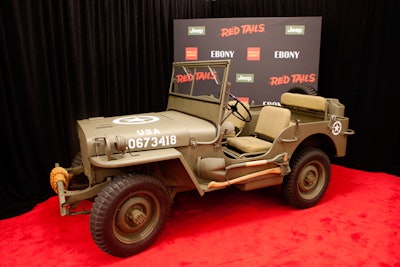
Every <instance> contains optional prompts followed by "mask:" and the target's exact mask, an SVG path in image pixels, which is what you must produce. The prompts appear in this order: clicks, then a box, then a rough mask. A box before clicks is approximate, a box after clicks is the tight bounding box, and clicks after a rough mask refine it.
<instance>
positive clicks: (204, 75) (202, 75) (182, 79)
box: [175, 71, 217, 83]
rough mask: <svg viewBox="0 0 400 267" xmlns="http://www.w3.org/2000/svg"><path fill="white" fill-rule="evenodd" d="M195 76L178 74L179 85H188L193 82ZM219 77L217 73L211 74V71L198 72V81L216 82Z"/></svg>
mask: <svg viewBox="0 0 400 267" xmlns="http://www.w3.org/2000/svg"><path fill="white" fill-rule="evenodd" d="M194 76H195V75H193V74H191V73H189V74H178V75H176V77H175V78H176V81H177V82H178V83H186V82H191V81H193V77H194ZM215 77H217V72H214V73H211V72H209V71H198V72H196V81H205V80H215Z"/></svg>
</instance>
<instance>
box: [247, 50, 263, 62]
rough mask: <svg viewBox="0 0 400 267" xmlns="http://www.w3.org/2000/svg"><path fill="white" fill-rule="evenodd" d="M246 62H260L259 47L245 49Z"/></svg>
mask: <svg viewBox="0 0 400 267" xmlns="http://www.w3.org/2000/svg"><path fill="white" fill-rule="evenodd" d="M247 60H248V61H260V48H259V47H247Z"/></svg>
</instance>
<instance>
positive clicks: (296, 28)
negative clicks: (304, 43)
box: [285, 25, 306, 35]
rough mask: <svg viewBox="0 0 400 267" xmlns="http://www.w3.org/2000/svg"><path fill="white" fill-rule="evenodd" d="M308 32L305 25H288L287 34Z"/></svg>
mask: <svg viewBox="0 0 400 267" xmlns="http://www.w3.org/2000/svg"><path fill="white" fill-rule="evenodd" d="M305 32H306V26H305V25H286V27H285V34H286V35H304V34H305Z"/></svg>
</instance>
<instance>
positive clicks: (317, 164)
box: [282, 148, 331, 209]
mask: <svg viewBox="0 0 400 267" xmlns="http://www.w3.org/2000/svg"><path fill="white" fill-rule="evenodd" d="M290 167H291V172H290V174H288V175H287V176H286V177H285V178H284V180H283V184H282V191H283V197H284V199H285V201H286V202H287V203H288V204H289V205H290V206H292V207H294V208H297V209H306V208H310V207H313V206H315V205H316V204H317V203H318V202H319V201H320V200H321V198H322V197H323V195H324V194H325V192H326V189H327V187H328V184H329V181H330V176H331V164H330V161H329V157H328V156H327V155H326V153H325V152H324V151H322V150H321V149H318V148H306V149H303V150H301V151H299V152H298V153H296V154H295V155H294V156H293V158H292V160H291V162H290Z"/></svg>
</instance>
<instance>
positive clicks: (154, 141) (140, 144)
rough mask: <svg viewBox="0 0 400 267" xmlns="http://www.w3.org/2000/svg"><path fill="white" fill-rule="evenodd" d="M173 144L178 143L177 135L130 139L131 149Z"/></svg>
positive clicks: (129, 145)
mask: <svg viewBox="0 0 400 267" xmlns="http://www.w3.org/2000/svg"><path fill="white" fill-rule="evenodd" d="M171 145H176V135H163V136H153V137H138V138H131V139H128V148H129V149H136V148H147V147H158V146H171Z"/></svg>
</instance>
